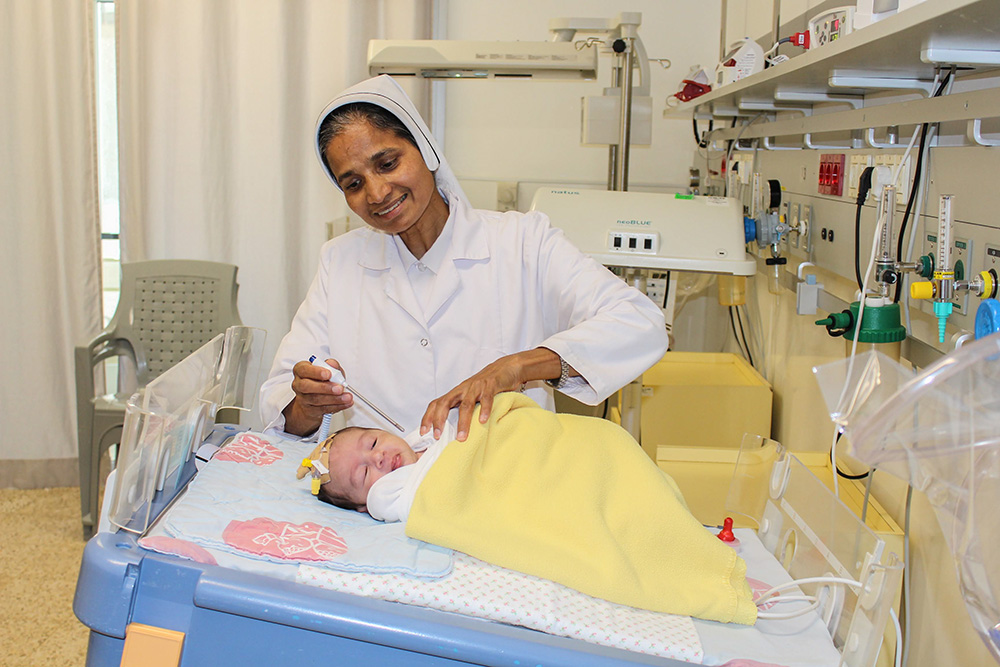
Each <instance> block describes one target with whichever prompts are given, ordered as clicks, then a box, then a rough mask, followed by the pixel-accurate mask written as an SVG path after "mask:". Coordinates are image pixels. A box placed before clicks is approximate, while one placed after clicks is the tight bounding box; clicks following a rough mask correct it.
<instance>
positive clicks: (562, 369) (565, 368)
mask: <svg viewBox="0 0 1000 667" xmlns="http://www.w3.org/2000/svg"><path fill="white" fill-rule="evenodd" d="M568 380H569V364H568V363H566V360H565V359H563V358H562V357H559V377H558V378H556V379H554V380H546V381H545V383H546V384H547V385H549V386H550V387H552V388H553V389H559V388H560V387H562V386H563V385H565V384H566V382H567V381H568Z"/></svg>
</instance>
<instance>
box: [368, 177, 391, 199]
mask: <svg viewBox="0 0 1000 667" xmlns="http://www.w3.org/2000/svg"><path fill="white" fill-rule="evenodd" d="M391 192H392V186H391V185H389V182H388V181H386V180H385V179H384V178H378V177H375V178H369V179H368V187H367V189H366V193H365V194H367V195H368V203H369V204H381V203H382V202H384V201H385V200H386V198H388V196H389V193H391Z"/></svg>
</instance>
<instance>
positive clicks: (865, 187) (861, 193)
mask: <svg viewBox="0 0 1000 667" xmlns="http://www.w3.org/2000/svg"><path fill="white" fill-rule="evenodd" d="M873 173H875V167H866V168H865V170H864V171H862V172H861V178H860V179H859V180H858V199H857V210H856V211H855V213H854V277H855V278H856V279H857V281H858V289H864V281H863V280H862V278H861V258H860V257H859V256H858V255H859V252H860V247H861V208H862V207H863V206H864V203H865V199H867V198H868V192H869V191H870V190H871V189H872V174H873Z"/></svg>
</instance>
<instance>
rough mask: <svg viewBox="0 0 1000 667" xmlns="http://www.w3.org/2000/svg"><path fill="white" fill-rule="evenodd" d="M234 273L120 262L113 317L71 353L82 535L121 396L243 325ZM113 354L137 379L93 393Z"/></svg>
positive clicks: (93, 518)
mask: <svg viewBox="0 0 1000 667" xmlns="http://www.w3.org/2000/svg"><path fill="white" fill-rule="evenodd" d="M236 271H237V267H235V266H233V265H232V264H221V263H218V262H203V261H196V260H172V259H166V260H151V261H146V262H129V263H123V264H122V265H121V272H122V274H121V275H122V280H121V296H120V299H119V301H118V308H117V309H116V310H115V314H114V317H112V318H111V322H110V323H109V324H108V326H107V328H106V329H105V330H104V331H102V332H101V333H100V335H98V336H97V337H96V338H94V339H93V340H92V341H90V343H89V344H87V345H85V346H81V347H77V348H76V355H75V361H76V407H77V437H78V440H77V448H78V451H79V457H80V513H81V515H82V519H83V536H84V539H89V538H90V537H91V536H92V535H93V534H94V531H95V530H96V528H97V519H98V512H99V510H98V495H99V488H100V479H99V470H100V461H101V457H102V456H103V454H104V452H105V451H107V449H108V448H109V447H111V446H112V445H115V444H118V443H119V441H120V439H121V433H122V423H123V421H124V416H125V403H126V401H128V398H129V396H131V394H132V393H133V392H134V390H135V389H136V388H138V387H143V386H145V385H146V384H147V383H148V382H149V381H150V380H153V379H154V378H156V377H157V376H159V375H160V374H161V373H163V371H165V370H167V369H168V368H170V367H171V366H173V365H174V364H176V363H177V362H179V361H181V360H182V359H184V358H185V357H187V356H188V355H189V354H191V353H192V352H194V351H195V350H197V349H198V348H199V347H201V346H202V345H203V344H205V343H206V342H208V341H209V340H211V339H212V338H213V337H214V336H215V335H217V334H219V333H221V332H223V331H225V330H226V329H227V328H228V327H230V326H234V325H239V324H242V322H241V321H240V316H239V313H238V311H237V307H236V296H237V291H238V290H239V285H238V284H237V283H236ZM112 357H126V358H128V359H129V360H131V363H132V367H133V368H134V369H135V377H134V378H130V379H131V380H132V381H129V382H124V383H120V384H119V385H118V387H117V391H116V392H115V393H114V394H104V395H98V394H97V391H96V388H95V374H94V368H95V366H96V365H97V364H99V363H101V362H103V361H104V360H105V359H110V358H112ZM121 377H122V373H119V380H121Z"/></svg>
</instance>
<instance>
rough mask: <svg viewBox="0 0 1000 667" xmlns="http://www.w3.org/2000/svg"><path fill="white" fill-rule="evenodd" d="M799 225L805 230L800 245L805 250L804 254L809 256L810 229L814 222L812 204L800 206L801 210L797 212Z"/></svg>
mask: <svg viewBox="0 0 1000 667" xmlns="http://www.w3.org/2000/svg"><path fill="white" fill-rule="evenodd" d="M799 224H800V225H802V226H803V227H804V228H805V229H804V231H805V233H804V234H803V236H804V239H803V241H802V242H801V243H800V245H801V246H802V247H803V248H805V251H806V254H807V255H810V254H812V251H813V242H812V229H813V225H814V220H813V207H812V204H802V207H801V210H800V211H799Z"/></svg>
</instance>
